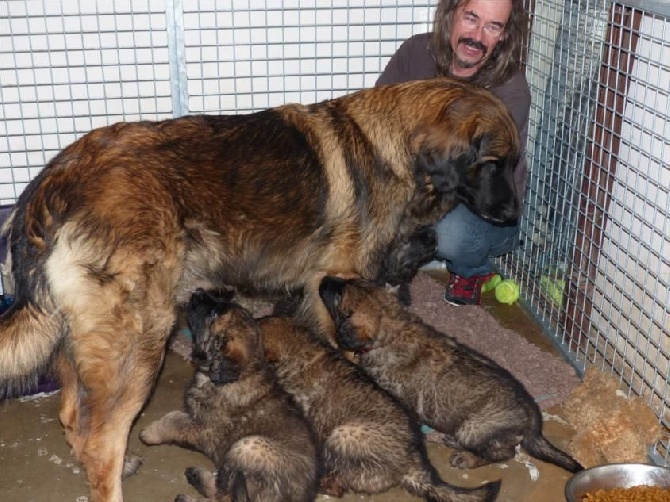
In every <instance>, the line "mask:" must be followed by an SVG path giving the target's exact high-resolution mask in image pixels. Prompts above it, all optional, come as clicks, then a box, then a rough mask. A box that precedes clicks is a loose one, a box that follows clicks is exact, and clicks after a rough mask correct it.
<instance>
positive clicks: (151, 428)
mask: <svg viewBox="0 0 670 502" xmlns="http://www.w3.org/2000/svg"><path fill="white" fill-rule="evenodd" d="M161 429H162V424H161V421H160V420H156V421H154V422H151V423H150V424H149V425H148V426H147V427H146V428H144V429H142V430H141V431H140V441H142V442H143V443H144V444H145V445H148V446H153V445H157V444H161V443H162V442H163V441H162V438H161Z"/></svg>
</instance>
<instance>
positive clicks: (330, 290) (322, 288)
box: [319, 276, 347, 319]
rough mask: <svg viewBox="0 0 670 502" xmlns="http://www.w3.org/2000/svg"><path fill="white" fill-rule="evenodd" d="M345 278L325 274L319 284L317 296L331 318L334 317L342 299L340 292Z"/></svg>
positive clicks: (341, 292) (344, 283)
mask: <svg viewBox="0 0 670 502" xmlns="http://www.w3.org/2000/svg"><path fill="white" fill-rule="evenodd" d="M346 282H347V281H346V279H342V278H340V277H335V276H326V277H324V278H323V279H321V284H319V296H321V300H322V301H323V303H324V305H325V306H326V308H327V309H328V312H329V313H330V315H331V316H333V319H335V318H336V315H337V308H338V307H339V305H340V302H341V301H342V294H343V292H344V287H345V285H346Z"/></svg>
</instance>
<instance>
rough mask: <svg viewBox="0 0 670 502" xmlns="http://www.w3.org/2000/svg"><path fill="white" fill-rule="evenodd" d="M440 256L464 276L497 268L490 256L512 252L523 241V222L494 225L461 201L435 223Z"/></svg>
mask: <svg viewBox="0 0 670 502" xmlns="http://www.w3.org/2000/svg"><path fill="white" fill-rule="evenodd" d="M434 228H435V232H437V258H438V259H439V260H443V261H445V262H446V265H447V269H448V270H449V271H450V272H453V273H454V274H457V275H460V276H461V277H466V278H467V277H472V276H473V275H485V274H488V273H491V272H493V264H492V263H491V261H490V258H493V257H496V256H500V255H503V254H505V253H509V252H510V251H512V250H514V249H515V248H516V247H517V246H518V245H519V222H518V221H517V222H516V223H515V224H512V225H506V226H502V225H494V224H492V223H489V222H488V221H485V220H483V219H482V218H480V217H479V216H477V215H476V214H474V213H473V212H472V211H470V210H469V209H468V208H467V207H465V206H464V205H463V204H459V205H457V206H456V207H455V208H454V209H452V210H451V211H449V212H448V213H447V214H446V216H445V217H444V218H442V219H441V220H440V221H438V222H437V223H436V224H435V225H434Z"/></svg>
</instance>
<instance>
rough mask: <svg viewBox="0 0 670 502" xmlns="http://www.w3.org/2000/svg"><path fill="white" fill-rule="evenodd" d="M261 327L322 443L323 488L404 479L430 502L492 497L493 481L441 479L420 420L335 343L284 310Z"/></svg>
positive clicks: (370, 490) (282, 378) (380, 485)
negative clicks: (469, 483)
mask: <svg viewBox="0 0 670 502" xmlns="http://www.w3.org/2000/svg"><path fill="white" fill-rule="evenodd" d="M259 328H260V331H261V336H262V337H263V344H264V346H265V352H266V356H267V358H268V361H269V362H270V364H271V366H272V367H273V368H274V370H275V373H276V375H277V378H278V380H279V383H280V384H281V385H282V387H283V388H284V389H286V391H287V392H288V393H289V394H291V395H292V396H293V398H294V400H295V401H296V403H298V405H299V406H300V407H301V409H302V411H303V413H304V415H305V417H306V418H307V420H308V421H309V422H310V424H311V425H312V428H313V429H314V432H315V433H316V436H317V439H318V442H319V444H320V446H321V455H322V458H323V470H324V477H323V478H322V480H321V491H323V492H324V493H327V494H329V495H333V496H342V495H343V494H344V493H345V492H356V493H366V494H374V493H381V492H384V491H386V490H388V489H390V488H392V487H394V486H401V487H402V488H404V489H405V490H407V491H408V492H409V493H411V494H412V495H414V496H417V497H422V498H423V499H424V500H427V501H431V502H437V501H442V502H446V501H450V502H466V501H468V502H470V501H472V502H474V501H490V500H494V499H495V497H496V494H497V493H498V489H499V485H500V483H499V482H498V481H496V482H492V483H488V484H486V485H484V486H481V487H479V488H468V489H466V488H459V487H455V486H451V485H449V484H447V483H445V482H443V481H442V480H441V479H440V477H439V474H438V473H437V471H436V470H435V469H434V467H433V466H432V465H431V464H430V462H429V460H428V457H427V455H426V451H425V448H424V443H423V441H422V437H421V433H420V430H419V428H418V427H419V425H418V424H417V423H416V422H414V421H413V420H412V419H411V418H410V416H409V415H408V413H407V412H406V411H405V410H404V409H403V408H402V407H401V405H400V404H399V403H398V402H397V401H396V400H395V399H393V398H392V397H391V396H390V395H389V394H388V393H386V392H385V391H384V390H382V389H380V388H379V387H378V386H377V385H375V384H374V383H373V382H372V380H370V379H369V378H368V377H367V376H366V375H364V374H363V372H362V371H360V369H359V368H357V367H356V366H355V365H354V364H352V363H350V362H349V361H347V360H345V359H344V358H343V357H342V356H341V355H340V354H339V352H338V351H337V349H335V348H333V347H332V346H330V345H329V344H327V343H326V342H322V341H320V340H318V339H317V338H316V337H315V336H313V335H312V334H311V333H310V332H309V330H307V329H306V328H305V327H303V326H301V325H299V324H297V323H296V322H295V321H293V320H292V319H290V318H288V317H279V316H269V317H265V318H262V319H260V320H259Z"/></svg>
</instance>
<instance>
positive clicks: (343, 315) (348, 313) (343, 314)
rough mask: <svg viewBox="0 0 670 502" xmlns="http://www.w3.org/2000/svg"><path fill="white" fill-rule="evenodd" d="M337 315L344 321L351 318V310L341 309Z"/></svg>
mask: <svg viewBox="0 0 670 502" xmlns="http://www.w3.org/2000/svg"><path fill="white" fill-rule="evenodd" d="M338 317H339V318H340V321H346V320H348V319H350V318H351V311H349V310H341V311H340V314H339V316H338Z"/></svg>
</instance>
